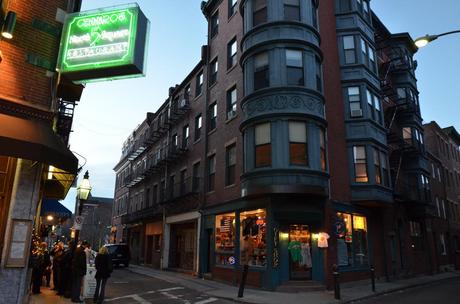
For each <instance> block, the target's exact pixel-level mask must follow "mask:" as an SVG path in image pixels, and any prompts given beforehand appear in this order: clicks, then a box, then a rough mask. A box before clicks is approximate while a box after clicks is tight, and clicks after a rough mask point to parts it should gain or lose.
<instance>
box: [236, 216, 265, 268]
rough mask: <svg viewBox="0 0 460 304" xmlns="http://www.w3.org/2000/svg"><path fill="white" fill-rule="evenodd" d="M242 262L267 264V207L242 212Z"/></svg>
mask: <svg viewBox="0 0 460 304" xmlns="http://www.w3.org/2000/svg"><path fill="white" fill-rule="evenodd" d="M240 223H241V224H240V264H241V265H245V264H247V265H249V266H259V267H265V266H266V264H267V242H266V237H267V221H266V212H265V209H258V210H254V211H245V212H241V213H240Z"/></svg>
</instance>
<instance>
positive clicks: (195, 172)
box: [192, 162, 200, 192]
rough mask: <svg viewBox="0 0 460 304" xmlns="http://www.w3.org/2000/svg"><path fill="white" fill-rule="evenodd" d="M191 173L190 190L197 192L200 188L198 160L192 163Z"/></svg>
mask: <svg viewBox="0 0 460 304" xmlns="http://www.w3.org/2000/svg"><path fill="white" fill-rule="evenodd" d="M192 174H193V175H192V190H193V191H194V192H197V191H198V190H199V188H200V162H197V163H194V164H193V169H192Z"/></svg>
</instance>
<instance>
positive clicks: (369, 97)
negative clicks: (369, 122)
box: [366, 90, 375, 120]
mask: <svg viewBox="0 0 460 304" xmlns="http://www.w3.org/2000/svg"><path fill="white" fill-rule="evenodd" d="M366 98H367V103H368V105H369V112H370V114H371V117H372V119H373V120H375V113H374V106H373V104H372V103H373V98H372V94H371V92H369V90H366Z"/></svg>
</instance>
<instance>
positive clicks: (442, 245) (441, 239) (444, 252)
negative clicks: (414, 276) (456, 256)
mask: <svg viewBox="0 0 460 304" xmlns="http://www.w3.org/2000/svg"><path fill="white" fill-rule="evenodd" d="M439 244H440V249H441V255H447V250H446V240H445V239H444V234H443V233H441V234H439Z"/></svg>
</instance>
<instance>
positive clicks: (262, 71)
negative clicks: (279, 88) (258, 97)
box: [253, 51, 270, 91]
mask: <svg viewBox="0 0 460 304" xmlns="http://www.w3.org/2000/svg"><path fill="white" fill-rule="evenodd" d="M261 57H266V64H264V65H261V66H259V67H257V65H256V63H257V59H258V58H261ZM261 61H262V60H261ZM264 61H265V58H264ZM264 63H265V62H264ZM259 75H260V76H263V79H262V78H260V80H259ZM253 80H254V91H258V90H261V89H264V88H268V87H270V57H269V53H268V52H267V51H265V52H260V53H258V54H256V55H255V56H254V79H253Z"/></svg>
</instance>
